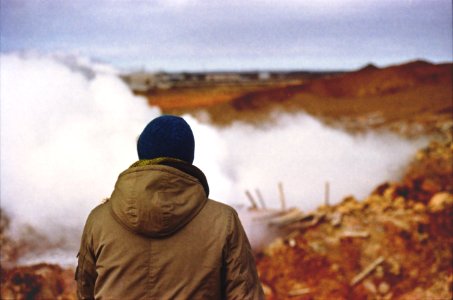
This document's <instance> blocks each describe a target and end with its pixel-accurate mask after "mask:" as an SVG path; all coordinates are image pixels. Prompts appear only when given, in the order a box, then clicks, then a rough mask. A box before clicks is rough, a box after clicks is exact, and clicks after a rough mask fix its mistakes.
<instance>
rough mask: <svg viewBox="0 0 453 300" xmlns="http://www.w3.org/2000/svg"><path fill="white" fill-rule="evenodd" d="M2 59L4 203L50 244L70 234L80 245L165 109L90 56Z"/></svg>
mask: <svg viewBox="0 0 453 300" xmlns="http://www.w3.org/2000/svg"><path fill="white" fill-rule="evenodd" d="M1 62H2V67H1V200H2V202H1V205H2V207H3V208H4V209H5V210H6V212H7V213H8V214H9V215H10V216H11V219H12V220H13V224H12V225H13V228H12V230H13V231H17V232H18V233H16V234H17V235H20V232H22V233H23V228H24V226H25V225H27V224H28V225H30V226H31V227H32V228H33V229H34V230H35V231H37V232H44V233H46V234H45V236H47V237H48V239H49V240H48V241H47V243H48V244H49V245H52V244H62V242H61V240H62V239H65V240H66V244H70V245H72V246H71V247H73V248H74V247H76V246H75V245H76V244H77V243H78V241H79V237H80V233H81V228H82V226H83V222H84V221H85V219H86V216H87V215H88V213H89V211H90V210H91V209H92V208H94V207H95V206H96V205H97V204H99V203H100V201H101V200H102V199H104V198H106V197H108V196H109V195H110V193H111V188H112V187H113V185H114V183H115V180H116V178H117V176H118V174H119V173H120V172H121V171H122V170H124V169H126V168H127V167H128V166H129V165H130V164H131V163H132V162H134V161H135V160H136V159H137V155H136V150H135V149H136V148H135V139H136V137H137V135H138V134H139V133H140V131H141V130H142V129H143V126H144V124H146V123H147V122H148V121H149V120H150V119H152V118H154V117H156V116H158V114H159V111H158V110H157V109H152V108H150V107H148V106H147V104H146V100H145V99H143V98H139V97H135V96H134V95H133V94H132V93H131V91H130V90H129V88H128V87H127V86H126V85H125V84H124V83H123V82H122V81H121V80H120V79H119V78H118V77H117V76H116V75H115V73H114V72H113V71H112V70H110V69H109V68H106V67H100V66H99V65H96V64H90V63H89V62H87V60H86V59H83V60H82V59H78V58H75V57H44V56H37V55H22V56H19V55H13V54H11V55H2V56H1ZM19 231H20V232H19Z"/></svg>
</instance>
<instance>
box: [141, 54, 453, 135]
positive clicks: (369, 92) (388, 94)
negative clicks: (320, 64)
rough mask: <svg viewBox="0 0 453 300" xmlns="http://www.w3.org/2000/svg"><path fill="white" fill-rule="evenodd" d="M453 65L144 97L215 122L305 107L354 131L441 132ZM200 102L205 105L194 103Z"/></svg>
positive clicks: (448, 110)
mask: <svg viewBox="0 0 453 300" xmlns="http://www.w3.org/2000/svg"><path fill="white" fill-rule="evenodd" d="M452 68H453V65H452V64H451V63H445V64H431V63H428V62H424V61H415V62H410V63H406V64H401V65H395V66H390V67H386V68H377V67H375V66H373V65H368V66H366V67H365V68H362V69H360V70H357V71H353V72H346V73H338V74H330V75H326V76H312V77H304V78H303V79H300V80H294V79H293V80H291V81H284V80H282V81H278V83H275V84H266V85H257V86H253V87H244V86H242V85H241V84H234V83H232V84H230V85H227V86H222V87H216V86H211V87H203V88H197V87H194V88H192V89H187V88H184V89H168V90H158V91H153V92H150V93H149V94H145V96H147V98H148V101H149V103H150V104H151V105H157V106H159V107H160V108H161V109H162V111H163V112H164V113H174V114H182V113H191V114H193V115H195V116H200V113H201V112H206V113H207V115H208V116H209V118H210V120H211V121H212V122H213V123H214V124H217V125H228V124H231V123H232V122H234V121H243V122H249V123H256V124H260V123H262V122H266V121H268V120H269V119H270V118H272V116H273V115H275V112H279V111H280V112H284V113H297V112H306V113H309V114H311V115H314V116H316V117H318V118H320V119H323V120H324V121H325V122H326V123H328V124H332V125H335V126H341V127H346V128H347V129H350V130H361V129H363V128H389V129H392V130H395V131H399V132H402V131H406V132H407V133H408V134H412V135H417V134H421V133H426V132H431V133H432V132H438V131H439V130H440V129H441V127H442V126H446V125H445V123H448V122H451V119H452V110H453V103H452V86H453V85H452V73H453V69H452ZM167 96H168V99H166V97H167ZM203 99H218V100H212V101H211V102H208V101H204V100H203ZM200 101H201V102H203V103H202V105H200V106H197V105H193V103H197V102H200ZM175 102H177V103H178V105H177V106H175V105H174V103H175Z"/></svg>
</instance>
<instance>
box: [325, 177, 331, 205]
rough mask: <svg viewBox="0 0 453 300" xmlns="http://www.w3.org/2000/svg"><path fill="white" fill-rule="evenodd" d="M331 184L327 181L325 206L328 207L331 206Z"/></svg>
mask: <svg viewBox="0 0 453 300" xmlns="http://www.w3.org/2000/svg"><path fill="white" fill-rule="evenodd" d="M329 198H330V184H329V182H328V181H326V184H325V186H324V204H325V205H326V206H330V199H329Z"/></svg>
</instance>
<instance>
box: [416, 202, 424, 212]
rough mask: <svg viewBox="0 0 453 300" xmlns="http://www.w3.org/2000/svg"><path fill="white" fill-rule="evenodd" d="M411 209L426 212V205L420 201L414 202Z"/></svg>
mask: <svg viewBox="0 0 453 300" xmlns="http://www.w3.org/2000/svg"><path fill="white" fill-rule="evenodd" d="M413 210H414V211H415V212H417V213H424V212H426V206H425V205H424V204H423V203H421V202H417V203H415V204H414V206H413Z"/></svg>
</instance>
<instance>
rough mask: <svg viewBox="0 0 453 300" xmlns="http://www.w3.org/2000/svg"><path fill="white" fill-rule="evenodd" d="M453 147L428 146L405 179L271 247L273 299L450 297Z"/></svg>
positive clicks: (268, 276) (262, 260) (267, 272)
mask: <svg viewBox="0 0 453 300" xmlns="http://www.w3.org/2000/svg"><path fill="white" fill-rule="evenodd" d="M452 154H453V145H452V143H451V142H450V143H447V144H439V143H433V144H431V145H430V146H429V147H428V148H426V149H424V150H421V151H420V152H419V153H418V155H417V157H416V160H415V161H414V163H413V164H412V165H411V166H410V168H409V169H408V172H407V175H406V176H405V178H404V180H402V182H399V183H386V184H383V185H381V186H379V187H378V188H377V189H376V190H375V191H374V192H373V193H372V194H371V195H370V196H369V197H368V198H366V199H364V200H363V201H358V200H356V199H354V198H352V197H349V198H346V199H344V201H343V202H342V203H340V204H338V205H335V206H331V207H320V208H319V209H318V210H317V211H316V212H314V215H316V216H317V218H316V219H317V220H319V221H317V222H315V223H313V222H312V223H311V224H310V226H305V224H303V222H296V223H293V224H291V226H292V228H293V229H294V231H293V232H292V233H291V234H289V235H288V236H287V237H285V238H280V239H278V240H276V241H275V242H273V243H272V244H271V245H270V246H269V247H267V248H266V250H265V251H264V253H263V254H261V255H260V256H259V258H258V263H257V264H258V270H259V273H260V278H261V280H262V282H263V284H264V287H265V291H266V294H267V298H268V299H411V300H412V299H451V297H452V284H453V275H452V271H453V270H452V265H451V262H452V259H453V256H452V246H453V223H452V217H453V195H452V194H453V182H452V181H453V178H452V177H451V174H452V162H453V160H452V159H453V158H452V157H453V155H452Z"/></svg>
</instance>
